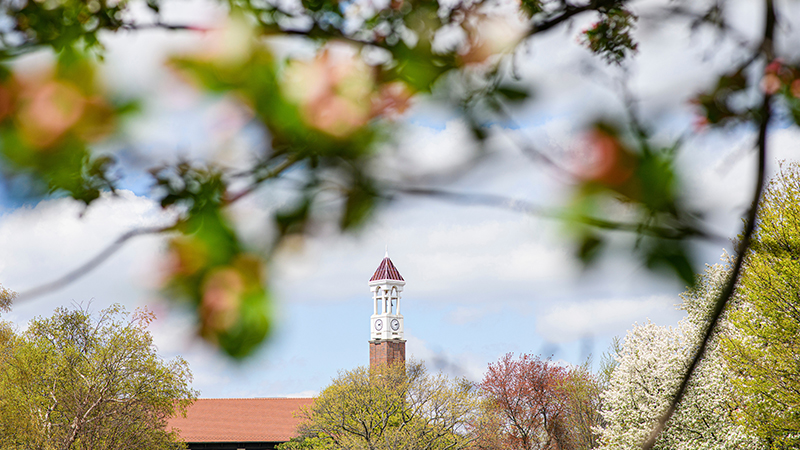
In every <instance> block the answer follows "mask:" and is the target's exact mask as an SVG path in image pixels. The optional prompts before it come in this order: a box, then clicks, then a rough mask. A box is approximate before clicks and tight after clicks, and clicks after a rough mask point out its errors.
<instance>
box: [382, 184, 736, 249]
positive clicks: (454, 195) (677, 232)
mask: <svg viewBox="0 0 800 450" xmlns="http://www.w3.org/2000/svg"><path fill="white" fill-rule="evenodd" d="M390 190H391V191H394V192H397V193H399V194H404V195H414V196H424V197H429V198H438V199H443V200H449V201H453V202H456V203H466V204H472V205H482V206H490V207H494V208H503V209H507V210H509V211H515V212H521V213H525V214H531V215H534V216H538V217H542V218H546V219H558V220H569V221H573V222H578V223H582V224H584V225H589V226H592V227H595V228H600V229H604V230H610V231H625V232H633V233H642V234H646V235H649V236H653V237H658V238H662V239H675V240H680V239H686V238H689V237H697V238H703V239H708V240H713V241H720V242H727V238H724V237H722V236H718V235H715V234H712V233H709V232H707V231H704V230H700V229H696V228H693V227H688V226H684V227H676V228H670V227H660V226H654V225H647V224H643V223H627V222H613V221H610V220H605V219H600V218H597V217H591V216H585V215H575V214H570V213H567V212H564V211H561V210H554V209H547V208H544V207H542V206H540V205H536V204H534V203H531V202H528V201H526V200H519V199H514V198H510V197H504V196H501V195H494V194H468V193H463V192H453V191H446V190H441V189H435V188H414V187H409V188H403V187H396V188H392V189H390Z"/></svg>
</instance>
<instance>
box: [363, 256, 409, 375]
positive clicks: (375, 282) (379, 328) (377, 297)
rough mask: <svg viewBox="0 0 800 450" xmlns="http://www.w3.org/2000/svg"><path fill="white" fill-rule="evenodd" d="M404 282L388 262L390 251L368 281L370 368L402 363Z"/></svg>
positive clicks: (403, 347)
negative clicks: (369, 301) (369, 297)
mask: <svg viewBox="0 0 800 450" xmlns="http://www.w3.org/2000/svg"><path fill="white" fill-rule="evenodd" d="M405 285H406V281H405V280H404V279H403V276H402V275H400V272H399V271H398V270H397V267H395V265H394V263H392V260H391V259H389V252H388V250H387V251H386V255H385V256H384V258H383V260H382V261H381V263H380V265H379V266H378V269H377V270H375V273H374V274H373V275H372V278H370V279H369V288H370V291H371V292H372V308H373V310H372V316H371V317H370V365H371V366H372V365H375V364H383V363H388V364H392V363H394V362H398V361H402V362H405V342H406V341H405V340H404V339H403V331H404V330H403V315H402V314H400V298H401V293H402V292H403V286H405Z"/></svg>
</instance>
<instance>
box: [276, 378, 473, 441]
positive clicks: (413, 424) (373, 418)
mask: <svg viewBox="0 0 800 450" xmlns="http://www.w3.org/2000/svg"><path fill="white" fill-rule="evenodd" d="M478 406H479V401H478V398H477V392H476V390H475V388H474V386H472V385H471V384H470V383H468V382H466V381H465V380H450V379H448V378H447V377H446V376H444V375H442V374H437V375H434V374H430V373H428V372H427V370H426V369H425V366H424V365H423V364H421V363H416V362H409V363H408V364H406V365H404V364H392V365H386V364H382V365H378V366H377V367H371V368H365V367H359V368H356V369H353V370H349V371H343V372H341V373H340V375H339V376H338V377H337V378H336V379H334V380H333V381H332V382H331V384H330V386H328V387H326V388H325V389H323V390H322V392H321V393H320V394H319V396H318V397H317V398H316V399H315V400H314V403H313V404H312V405H311V406H310V407H308V409H306V410H304V411H303V412H302V414H301V418H302V419H303V422H302V423H301V424H300V426H299V430H298V431H299V434H300V438H298V439H295V440H293V441H291V442H288V443H286V444H283V445H282V447H281V448H282V449H284V450H293V449H304V448H309V449H352V448H366V449H370V450H380V449H386V450H389V449H391V450H402V449H409V450H411V449H427V450H450V449H452V450H458V449H467V448H471V447H470V445H471V443H472V440H473V437H472V435H471V434H470V433H469V431H470V427H471V426H472V425H474V424H475V423H476V417H477V413H478Z"/></svg>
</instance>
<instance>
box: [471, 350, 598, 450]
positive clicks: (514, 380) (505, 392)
mask: <svg viewBox="0 0 800 450" xmlns="http://www.w3.org/2000/svg"><path fill="white" fill-rule="evenodd" d="M480 387H481V391H482V392H483V393H484V395H485V397H486V402H487V404H486V413H485V417H484V418H483V421H484V422H483V423H481V425H480V426H479V427H477V429H476V431H477V433H478V439H477V445H478V446H479V447H480V448H485V449H490V448H494V449H525V450H551V449H589V448H593V447H594V436H593V433H594V432H593V430H592V427H593V426H595V425H597V420H598V416H597V407H598V399H599V397H598V394H599V389H598V385H597V383H596V381H595V380H594V378H593V377H592V375H591V374H590V373H589V372H588V371H586V370H584V369H582V368H571V369H568V368H565V367H562V366H559V365H557V364H554V363H552V362H551V361H542V360H541V359H539V358H538V357H534V356H531V355H527V354H523V355H520V357H519V358H514V356H513V355H512V354H511V353H508V354H506V355H505V356H503V357H502V358H501V359H500V360H499V361H497V362H496V363H493V364H490V365H489V368H488V369H487V371H486V375H485V376H484V379H483V382H482V383H481V385H480Z"/></svg>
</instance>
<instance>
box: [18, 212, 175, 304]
mask: <svg viewBox="0 0 800 450" xmlns="http://www.w3.org/2000/svg"><path fill="white" fill-rule="evenodd" d="M174 227H175V225H174V224H173V225H168V226H163V227H144V228H136V229H133V230H131V231H128V232H127V233H125V234H123V235H122V236H120V237H118V238H117V240H115V241H114V242H112V243H111V245H109V246H108V247H106V248H105V249H103V251H101V252H100V253H98V254H97V255H96V256H95V257H94V258H92V259H90V260H89V261H87V262H85V263H84V264H83V265H81V266H79V267H78V268H76V269H74V270H72V271H71V272H69V273H67V274H66V275H64V276H62V277H61V278H57V279H55V280H53V281H51V282H49V283H45V284H42V285H39V286H37V287H34V288H32V289H29V290H27V291H25V292H22V293H20V294H19V295H17V298H16V299H15V300H16V301H24V300H30V299H32V298H35V297H39V296H41V295H44V294H48V293H50V292H53V291H55V290H57V289H61V288H63V287H65V286H68V285H70V284H72V283H73V282H74V281H75V280H77V279H79V278H80V277H82V276H84V275H86V274H87V273H89V272H91V271H92V270H94V269H95V268H96V267H97V266H99V265H100V264H102V263H103V262H104V261H105V260H107V259H108V258H110V257H111V256H112V255H113V254H114V253H116V252H117V251H118V250H119V249H121V248H122V246H123V245H124V244H125V243H126V242H127V241H128V240H130V239H132V238H134V237H137V236H143V235H147V234H159V233H163V232H165V231H169V230H171V229H173V228H174Z"/></svg>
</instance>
